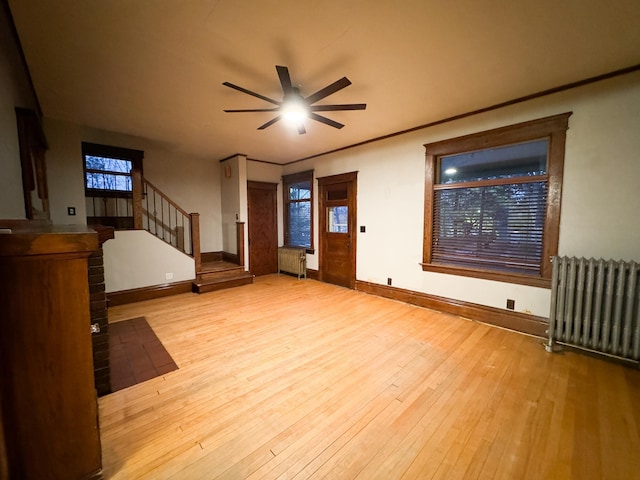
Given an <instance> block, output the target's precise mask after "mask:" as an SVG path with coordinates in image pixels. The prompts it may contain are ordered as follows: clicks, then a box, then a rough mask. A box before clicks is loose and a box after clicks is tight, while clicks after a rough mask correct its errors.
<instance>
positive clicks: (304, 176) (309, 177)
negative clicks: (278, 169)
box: [282, 170, 315, 254]
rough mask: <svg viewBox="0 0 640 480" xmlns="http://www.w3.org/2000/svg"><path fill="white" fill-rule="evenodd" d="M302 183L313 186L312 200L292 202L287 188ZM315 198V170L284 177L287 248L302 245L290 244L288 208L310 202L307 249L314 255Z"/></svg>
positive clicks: (283, 197)
mask: <svg viewBox="0 0 640 480" xmlns="http://www.w3.org/2000/svg"><path fill="white" fill-rule="evenodd" d="M302 181H309V183H310V185H311V198H310V199H309V200H290V199H289V195H288V188H287V186H288V185H290V184H292V183H296V182H302ZM313 197H314V188H313V170H305V171H304V172H298V173H292V174H291V175H283V176H282V205H283V208H282V215H283V224H284V244H285V246H287V247H299V246H300V245H292V244H290V243H289V238H288V237H289V209H288V208H287V207H288V205H289V204H290V203H302V202H307V201H308V202H309V205H310V212H309V215H310V223H311V225H310V231H309V234H310V236H311V240H310V244H309V247H308V248H307V249H306V251H307V253H308V254H314V253H315V248H314V244H313Z"/></svg>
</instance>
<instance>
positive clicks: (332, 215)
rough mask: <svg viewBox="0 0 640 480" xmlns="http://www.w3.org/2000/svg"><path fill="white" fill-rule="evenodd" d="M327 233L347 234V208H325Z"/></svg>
mask: <svg viewBox="0 0 640 480" xmlns="http://www.w3.org/2000/svg"><path fill="white" fill-rule="evenodd" d="M327 215H328V216H329V218H328V222H327V225H328V231H329V232H332V233H349V207H347V206H346V205H342V206H338V207H328V208H327Z"/></svg>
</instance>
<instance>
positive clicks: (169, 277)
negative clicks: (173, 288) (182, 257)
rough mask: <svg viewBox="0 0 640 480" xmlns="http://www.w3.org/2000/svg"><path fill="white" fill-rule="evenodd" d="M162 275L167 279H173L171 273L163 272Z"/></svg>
mask: <svg viewBox="0 0 640 480" xmlns="http://www.w3.org/2000/svg"><path fill="white" fill-rule="evenodd" d="M164 277H165V278H166V279H167V280H173V273H165V274H164Z"/></svg>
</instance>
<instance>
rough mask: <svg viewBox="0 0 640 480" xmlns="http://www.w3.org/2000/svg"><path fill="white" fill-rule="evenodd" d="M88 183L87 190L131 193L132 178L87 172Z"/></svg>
mask: <svg viewBox="0 0 640 480" xmlns="http://www.w3.org/2000/svg"><path fill="white" fill-rule="evenodd" d="M86 181H87V188H91V189H97V190H113V191H121V192H130V191H131V177H129V176H126V175H115V174H111V173H92V172H87V174H86Z"/></svg>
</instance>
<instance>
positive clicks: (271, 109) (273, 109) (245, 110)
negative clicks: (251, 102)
mask: <svg viewBox="0 0 640 480" xmlns="http://www.w3.org/2000/svg"><path fill="white" fill-rule="evenodd" d="M278 110H280V109H279V108H246V109H242V110H223V112H227V113H239V112H277V111H278Z"/></svg>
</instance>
